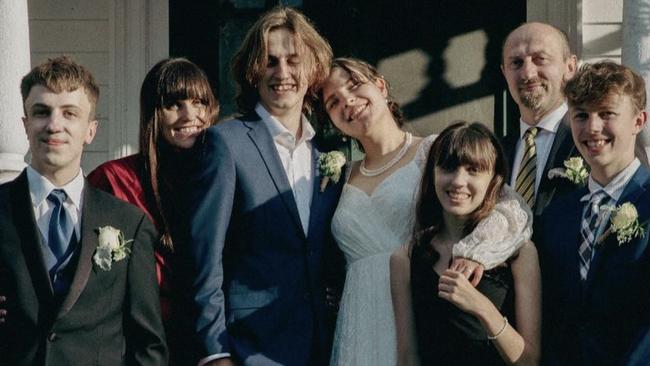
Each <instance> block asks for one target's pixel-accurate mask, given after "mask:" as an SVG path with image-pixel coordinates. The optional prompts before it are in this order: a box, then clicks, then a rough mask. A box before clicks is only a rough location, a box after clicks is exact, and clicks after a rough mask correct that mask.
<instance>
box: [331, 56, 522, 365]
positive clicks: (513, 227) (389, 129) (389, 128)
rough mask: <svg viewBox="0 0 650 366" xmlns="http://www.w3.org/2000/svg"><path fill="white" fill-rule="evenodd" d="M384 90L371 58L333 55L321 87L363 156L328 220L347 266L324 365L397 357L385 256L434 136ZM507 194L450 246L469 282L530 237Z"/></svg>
mask: <svg viewBox="0 0 650 366" xmlns="http://www.w3.org/2000/svg"><path fill="white" fill-rule="evenodd" d="M388 89H389V87H388V84H387V82H386V81H385V80H384V79H383V77H382V76H381V75H380V74H379V73H378V72H377V70H376V69H375V68H374V67H372V66H371V65H369V64H367V63H365V62H363V61H360V60H355V59H336V60H334V63H333V67H332V71H331V73H330V76H329V78H328V79H327V80H326V82H325V83H324V84H323V88H322V91H321V96H322V100H323V105H324V109H325V111H326V112H327V115H328V116H329V118H330V120H331V121H332V122H333V124H334V125H335V126H336V128H338V129H339V130H340V131H341V132H343V133H344V134H345V135H348V136H351V137H353V138H355V139H356V140H357V141H358V142H359V143H360V144H361V146H362V148H363V149H364V152H365V158H364V160H362V161H361V162H355V163H353V164H352V165H351V166H349V167H348V169H347V175H346V183H345V186H344V188H343V192H342V194H341V198H340V201H339V205H338V207H337V209H336V213H335V214H334V217H333V219H332V233H333V235H334V237H335V239H336V240H337V243H338V245H339V247H340V248H341V250H342V251H343V253H344V255H345V258H346V263H347V265H346V279H345V286H344V289H343V294H342V297H341V303H340V308H339V314H338V319H337V323H336V332H335V335H334V344H333V350H332V358H331V365H337V366H338V365H346V366H347V365H350V366H364V365H368V366H377V365H390V366H393V365H395V364H396V362H397V357H396V356H397V355H396V354H397V346H396V339H395V320H394V315H393V304H392V300H391V294H390V279H389V259H390V255H391V253H392V252H393V251H394V250H395V249H396V248H397V247H399V246H400V245H402V244H404V243H405V242H406V241H407V240H408V238H409V237H410V234H411V232H412V229H413V223H412V215H413V213H414V211H415V207H414V202H415V196H416V194H417V186H418V184H419V181H420V178H421V176H422V169H423V166H424V164H425V160H426V155H427V152H428V150H429V148H430V146H431V144H432V142H433V140H434V139H435V136H433V135H432V136H428V137H426V138H419V137H415V136H412V135H411V134H410V133H408V132H405V131H404V130H402V129H401V126H402V124H403V117H402V113H401V111H400V110H399V106H398V105H397V103H395V102H394V101H392V99H391V97H390V95H389V93H388ZM505 193H506V194H505V195H504V198H502V199H501V201H500V202H499V203H498V204H497V207H496V208H495V210H494V211H493V213H492V214H491V215H490V216H489V217H488V218H486V219H485V220H483V221H482V223H481V225H479V226H478V227H477V228H476V229H475V230H474V232H472V233H471V234H470V235H469V236H468V237H466V238H464V239H463V240H462V241H461V242H459V243H456V244H455V245H454V248H453V251H454V256H455V257H457V258H456V259H455V261H454V263H453V264H452V268H454V269H456V270H460V271H461V272H464V273H465V275H466V276H467V277H468V278H470V277H471V279H473V280H474V282H477V281H478V279H480V276H481V273H482V270H483V269H490V268H492V267H493V266H494V265H496V264H498V263H501V262H503V260H505V259H506V258H508V257H510V255H511V254H512V253H514V252H515V251H516V250H517V249H518V248H519V247H520V246H521V245H522V244H523V243H524V242H525V241H526V240H528V239H529V238H530V234H531V221H532V220H531V214H530V211H529V210H528V208H527V207H526V206H525V203H523V201H520V200H519V199H518V198H517V196H516V194H511V191H509V192H505ZM459 199H462V198H459ZM461 257H463V258H461ZM464 258H467V259H464ZM476 262H478V263H476Z"/></svg>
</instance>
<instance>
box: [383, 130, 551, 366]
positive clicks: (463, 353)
mask: <svg viewBox="0 0 650 366" xmlns="http://www.w3.org/2000/svg"><path fill="white" fill-rule="evenodd" d="M506 174H507V162H506V159H505V157H504V154H503V150H502V148H501V146H500V144H499V142H498V140H497V138H496V137H495V136H494V134H493V133H492V132H490V130H488V129H487V128H486V127H485V126H483V125H482V124H480V123H472V124H469V123H467V122H457V123H455V124H452V125H451V126H449V127H448V128H446V129H445V130H444V131H443V132H442V133H441V134H440V136H438V138H437V139H436V140H435V142H434V143H433V145H432V147H431V150H430V152H429V155H428V158H427V164H426V167H425V170H424V175H423V177H422V183H421V188H420V193H419V197H418V202H417V208H416V215H415V216H416V223H415V230H414V236H413V240H412V243H411V244H410V245H409V246H408V247H402V248H399V249H398V250H397V251H396V252H395V253H394V254H393V255H392V257H391V291H392V297H393V304H394V309H395V318H396V327H397V344H398V354H399V362H398V364H400V365H412V364H422V365H503V364H516V365H536V364H537V363H538V362H539V349H540V345H539V344H540V322H541V319H540V318H541V316H540V312H541V310H540V287H541V285H540V273H539V264H538V261H537V252H536V250H535V247H534V246H533V245H532V243H530V242H529V243H526V244H524V245H523V247H522V248H521V249H520V250H519V251H518V253H517V254H515V255H514V256H513V257H511V258H510V259H508V260H507V261H506V262H505V263H503V264H502V265H501V266H499V267H497V268H495V269H493V270H491V271H488V272H486V273H485V274H484V276H483V279H482V280H481V282H480V283H479V284H478V286H477V287H476V288H474V287H473V286H472V285H471V284H470V283H469V281H468V280H467V279H466V278H465V276H464V275H463V274H462V273H461V272H457V271H454V270H450V269H448V267H449V261H450V260H451V253H452V246H453V243H456V242H458V240H459V239H460V238H462V237H463V236H465V235H467V233H468V232H471V231H472V230H474V229H475V228H476V225H477V224H478V223H479V222H481V221H482V220H484V219H486V218H487V217H488V214H489V213H490V211H491V210H492V209H493V208H494V205H495V202H496V201H497V199H498V196H499V192H501V188H502V187H503V184H505V183H504V182H505V179H506ZM495 227H496V226H495ZM490 234H491V233H487V232H486V233H485V235H490Z"/></svg>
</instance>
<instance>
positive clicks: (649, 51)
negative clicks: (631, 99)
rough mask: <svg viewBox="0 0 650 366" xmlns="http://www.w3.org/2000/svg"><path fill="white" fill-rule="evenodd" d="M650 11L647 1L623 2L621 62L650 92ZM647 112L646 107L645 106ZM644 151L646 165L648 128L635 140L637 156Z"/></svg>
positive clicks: (649, 147) (649, 129) (649, 130)
mask: <svg viewBox="0 0 650 366" xmlns="http://www.w3.org/2000/svg"><path fill="white" fill-rule="evenodd" d="M649 11H650V1H649V0H624V1H623V49H622V58H621V61H622V63H623V64H624V65H626V66H628V67H630V68H632V69H633V70H635V71H636V72H638V73H639V74H640V75H641V76H642V77H643V79H644V80H645V83H646V89H647V90H649V91H650V23H649V22H648V17H647V14H648V12H649ZM646 110H647V106H646ZM644 150H645V156H643V157H645V158H646V163H647V159H648V156H650V126H648V124H647V123H646V125H645V128H644V129H643V131H642V132H641V134H640V135H639V137H638V138H637V149H636V153H637V156H639V154H640V153H641V154H643V152H644Z"/></svg>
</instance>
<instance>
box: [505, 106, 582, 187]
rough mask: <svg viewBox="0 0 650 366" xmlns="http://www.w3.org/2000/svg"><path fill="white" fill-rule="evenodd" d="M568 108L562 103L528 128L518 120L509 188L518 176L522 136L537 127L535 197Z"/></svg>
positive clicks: (522, 149) (521, 153)
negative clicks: (517, 135)
mask: <svg viewBox="0 0 650 366" xmlns="http://www.w3.org/2000/svg"><path fill="white" fill-rule="evenodd" d="M568 110H569V107H568V106H567V104H566V103H563V104H562V105H561V106H559V107H558V108H557V109H556V110H554V111H553V112H551V113H549V114H548V115H547V116H545V117H544V118H542V119H541V120H540V121H539V123H537V125H536V126H530V125H528V124H527V123H526V122H524V121H523V120H521V119H519V141H518V142H517V149H516V150H515V151H516V152H515V158H514V161H513V164H512V174H511V175H510V186H511V187H515V186H516V181H517V174H519V167H520V166H521V158H522V156H523V155H524V148H525V146H526V144H525V142H524V134H525V133H526V131H527V130H528V129H529V128H530V127H538V128H539V130H538V131H537V136H535V151H536V154H537V174H536V175H535V197H537V190H538V189H539V182H541V180H542V174H544V167H546V162H547V161H548V155H549V154H550V153H551V147H552V146H553V141H554V140H555V135H556V134H557V129H558V128H559V127H560V122H562V117H564V115H565V114H566V113H567V111H568Z"/></svg>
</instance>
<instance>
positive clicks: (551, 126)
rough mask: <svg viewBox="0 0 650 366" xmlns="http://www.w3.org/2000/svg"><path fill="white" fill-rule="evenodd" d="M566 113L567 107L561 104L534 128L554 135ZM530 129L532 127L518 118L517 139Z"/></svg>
mask: <svg viewBox="0 0 650 366" xmlns="http://www.w3.org/2000/svg"><path fill="white" fill-rule="evenodd" d="M568 111H569V106H568V105H567V104H566V103H562V104H561V105H560V106H559V107H557V108H556V109H555V110H554V111H553V112H551V113H549V114H547V115H546V116H544V118H542V119H541V120H540V121H539V122H538V123H537V125H535V126H534V127H538V128H541V129H542V130H545V131H548V132H551V133H556V132H557V129H558V128H559V127H560V122H562V117H564V115H565V114H566V113H567V112H568ZM530 127H532V126H530V125H529V124H527V123H526V122H524V121H523V120H522V119H521V118H519V137H520V138H523V137H524V133H526V130H528V129H529V128H530Z"/></svg>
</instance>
